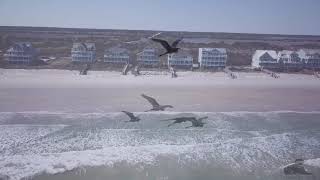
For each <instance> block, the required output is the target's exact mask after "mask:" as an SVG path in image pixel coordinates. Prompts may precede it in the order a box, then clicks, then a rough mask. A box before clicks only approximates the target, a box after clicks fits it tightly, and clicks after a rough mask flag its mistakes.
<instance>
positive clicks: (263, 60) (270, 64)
mask: <svg viewBox="0 0 320 180" xmlns="http://www.w3.org/2000/svg"><path fill="white" fill-rule="evenodd" d="M251 65H252V66H253V67H256V68H262V67H263V68H279V64H278V54H277V52H276V51H273V50H256V52H255V53H254V54H253V56H252V64H251Z"/></svg>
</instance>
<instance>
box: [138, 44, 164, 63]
mask: <svg viewBox="0 0 320 180" xmlns="http://www.w3.org/2000/svg"><path fill="white" fill-rule="evenodd" d="M137 62H138V63H139V64H140V65H142V66H157V65H159V63H160V58H159V56H158V53H157V50H156V49H155V48H152V47H146V48H144V49H143V50H142V51H141V52H139V53H138V54H137Z"/></svg>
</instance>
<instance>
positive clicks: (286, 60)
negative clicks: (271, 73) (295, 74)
mask: <svg viewBox="0 0 320 180" xmlns="http://www.w3.org/2000/svg"><path fill="white" fill-rule="evenodd" d="M278 62H279V64H280V66H281V67H283V68H285V69H301V68H303V61H302V60H301V58H300V55H299V54H298V53H297V52H296V51H288V50H283V51H280V52H279V53H278Z"/></svg>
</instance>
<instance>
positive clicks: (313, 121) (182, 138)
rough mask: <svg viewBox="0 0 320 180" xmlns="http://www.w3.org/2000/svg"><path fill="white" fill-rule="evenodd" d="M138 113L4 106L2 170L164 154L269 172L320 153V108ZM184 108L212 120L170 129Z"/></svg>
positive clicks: (20, 174)
mask: <svg viewBox="0 0 320 180" xmlns="http://www.w3.org/2000/svg"><path fill="white" fill-rule="evenodd" d="M137 114H138V115H140V116H141V118H142V120H141V122H138V123H125V122H124V121H125V120H126V119H125V118H128V117H127V116H126V115H124V114H123V113H118V112H116V113H66V112H19V113H14V112H7V113H0V118H1V124H2V125H0V128H1V129H2V131H0V141H1V142H5V143H4V144H1V145H0V174H2V175H7V176H9V177H11V178H12V179H21V178H24V177H30V176H34V175H37V174H41V173H49V174H56V173H61V172H65V171H68V170H72V169H76V168H81V167H94V166H110V167H112V166H113V165H115V163H120V162H126V163H127V164H128V165H135V164H140V163H142V164H143V166H153V165H157V163H159V161H158V158H160V157H161V156H167V157H172V158H173V159H175V160H176V161H177V162H179V164H181V165H182V166H183V165H185V164H188V163H190V162H193V163H198V162H199V163H200V162H201V163H203V162H206V163H208V164H211V165H212V164H214V165H216V166H223V167H226V168H230V169H231V171H232V172H233V173H241V172H247V171H251V170H257V169H259V170H260V171H265V172H266V173H270V171H273V170H276V169H278V168H279V167H281V166H283V165H285V164H287V163H289V162H292V159H295V158H296V157H297V156H298V157H299V158H300V157H301V158H304V159H315V158H318V157H320V152H319V151H318V149H319V148H320V133H319V132H320V131H319V128H318V129H317V127H320V126H319V125H320V122H318V119H319V117H320V113H319V112H314V113H311V112H308V113H303V112H291V111H286V112H258V113H255V112H219V113H209V112H205V113H196V112H150V113H149V112H137ZM182 115H188V116H191V115H194V116H198V117H200V116H204V115H206V116H209V119H208V120H206V123H207V124H206V125H205V127H204V128H191V129H185V128H184V127H186V126H188V124H187V123H185V124H178V125H174V126H171V127H170V128H168V127H167V124H168V122H166V121H159V119H167V118H172V117H179V116H182ZM296 116H297V117H296ZM294 117H296V119H292V118H294ZM301 117H304V119H301ZM17 119H18V120H17ZM271 120H272V121H271ZM26 121H27V122H28V123H23V122H26ZM306 122H309V123H306ZM318 162H319V161H318V160H310V161H306V163H308V164H310V165H318ZM265 167H268V169H265ZM261 169H262V170H261Z"/></svg>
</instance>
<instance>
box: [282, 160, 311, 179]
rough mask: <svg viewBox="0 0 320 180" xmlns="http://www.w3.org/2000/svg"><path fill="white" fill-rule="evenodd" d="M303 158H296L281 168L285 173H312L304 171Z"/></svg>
mask: <svg viewBox="0 0 320 180" xmlns="http://www.w3.org/2000/svg"><path fill="white" fill-rule="evenodd" d="M303 163H304V160H303V159H296V160H295V162H294V163H292V164H289V165H287V166H286V167H284V168H283V171H284V174H285V175H312V173H310V172H308V171H306V169H305V168H304V166H303Z"/></svg>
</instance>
